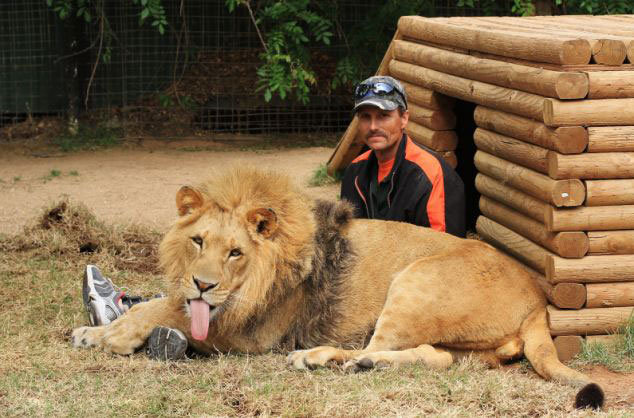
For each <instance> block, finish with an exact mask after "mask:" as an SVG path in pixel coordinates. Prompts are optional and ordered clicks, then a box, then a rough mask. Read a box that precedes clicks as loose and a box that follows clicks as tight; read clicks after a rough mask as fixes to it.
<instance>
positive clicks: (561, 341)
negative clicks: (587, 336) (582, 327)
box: [553, 335, 583, 362]
mask: <svg viewBox="0 0 634 418" xmlns="http://www.w3.org/2000/svg"><path fill="white" fill-rule="evenodd" d="M553 343H555V349H556V350H557V357H559V361H562V362H566V361H570V360H572V359H573V358H574V357H575V356H576V355H577V354H579V353H580V352H581V347H582V345H583V338H581V337H580V336H578V335H560V336H558V337H555V338H553Z"/></svg>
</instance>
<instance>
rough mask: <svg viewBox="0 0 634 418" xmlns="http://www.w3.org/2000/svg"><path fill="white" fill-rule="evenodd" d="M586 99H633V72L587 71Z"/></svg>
mask: <svg viewBox="0 0 634 418" xmlns="http://www.w3.org/2000/svg"><path fill="white" fill-rule="evenodd" d="M587 75H588V81H589V89H588V98H589V99H609V98H622V97H634V83H633V82H632V80H634V71H588V72H587Z"/></svg>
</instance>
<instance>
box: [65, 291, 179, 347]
mask: <svg viewBox="0 0 634 418" xmlns="http://www.w3.org/2000/svg"><path fill="white" fill-rule="evenodd" d="M183 320H184V318H183V314H182V312H181V311H180V310H179V309H177V308H176V302H175V301H172V300H170V299H169V298H159V299H152V300H150V301H148V302H143V303H139V304H138V305H135V306H133V307H132V309H130V311H128V312H127V313H125V314H124V315H122V316H121V317H119V318H118V319H117V320H115V321H114V322H112V323H110V324H109V325H105V326H100V327H79V328H77V329H75V330H74V331H73V334H72V338H71V341H72V344H73V346H74V347H82V348H88V347H102V348H103V349H104V350H105V351H106V352H109V353H114V354H121V355H127V354H132V353H134V352H135V351H136V350H137V349H139V348H140V347H141V346H142V345H143V344H145V342H146V341H147V339H148V337H149V336H150V334H151V333H152V330H153V329H154V328H156V327H157V326H167V327H172V328H180V327H182V325H183V324H182V322H183Z"/></svg>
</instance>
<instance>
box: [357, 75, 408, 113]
mask: <svg viewBox="0 0 634 418" xmlns="http://www.w3.org/2000/svg"><path fill="white" fill-rule="evenodd" d="M365 105H370V106H376V107H378V108H379V109H382V110H394V109H396V108H399V107H400V108H402V109H403V110H407V94H406V93H405V89H404V88H403V86H402V85H401V83H399V81H398V80H396V79H395V78H393V77H390V76H373V77H370V78H368V79H366V80H363V81H362V82H361V83H359V84H357V86H356V87H355V89H354V110H353V113H356V111H357V110H358V109H359V108H360V107H361V106H365Z"/></svg>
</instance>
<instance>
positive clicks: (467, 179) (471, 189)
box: [454, 100, 480, 232]
mask: <svg viewBox="0 0 634 418" xmlns="http://www.w3.org/2000/svg"><path fill="white" fill-rule="evenodd" d="M475 107H476V105H475V104H474V103H470V102H465V101H463V100H456V104H455V108H454V112H455V114H456V120H457V123H456V134H457V135H458V147H457V148H456V151H455V152H456V157H457V158H458V167H456V172H457V173H458V175H459V176H460V178H462V181H463V183H464V188H465V202H466V205H465V211H466V226H467V231H473V232H475V224H476V220H477V219H478V215H479V214H480V209H479V206H478V201H479V200H480V193H478V191H477V190H476V188H475V177H476V175H477V174H478V171H477V170H476V167H475V164H474V162H473V157H474V156H475V153H476V151H477V149H476V146H475V143H474V142H473V133H474V132H475V130H476V127H477V126H476V123H475V120H474V119H473V112H474V111H475Z"/></svg>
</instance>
